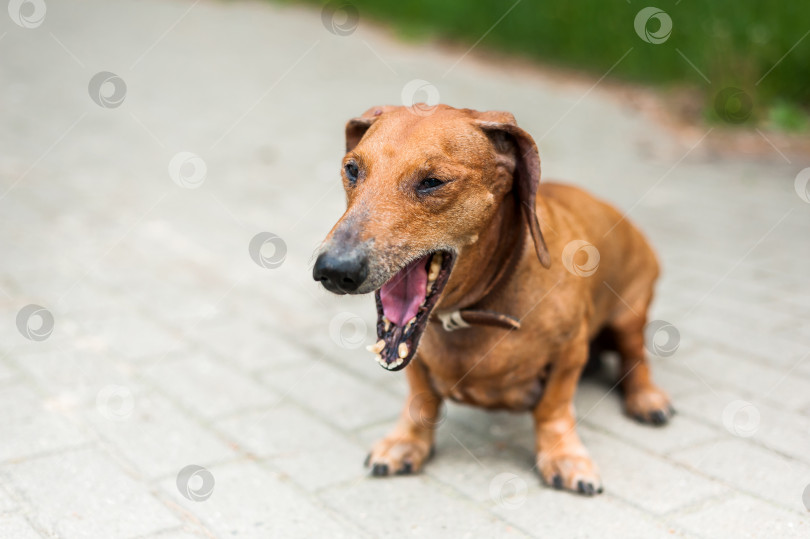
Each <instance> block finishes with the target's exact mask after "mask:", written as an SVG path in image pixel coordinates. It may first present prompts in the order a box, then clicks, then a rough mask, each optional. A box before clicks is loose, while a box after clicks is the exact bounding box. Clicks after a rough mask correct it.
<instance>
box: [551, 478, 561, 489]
mask: <svg viewBox="0 0 810 539" xmlns="http://www.w3.org/2000/svg"><path fill="white" fill-rule="evenodd" d="M551 485H552V486H553V487H554V488H556V489H557V490H562V488H563V484H562V477H561V476H559V475H555V476H554V477H553V478H552V479H551Z"/></svg>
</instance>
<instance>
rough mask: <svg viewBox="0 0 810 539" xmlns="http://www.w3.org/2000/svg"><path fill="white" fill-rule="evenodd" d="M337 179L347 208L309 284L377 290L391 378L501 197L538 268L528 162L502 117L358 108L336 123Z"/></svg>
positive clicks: (529, 155)
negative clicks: (341, 152)
mask: <svg viewBox="0 0 810 539" xmlns="http://www.w3.org/2000/svg"><path fill="white" fill-rule="evenodd" d="M342 175H343V186H344V189H345V190H346V197H347V206H348V207H347V209H346V213H344V215H343V217H341V219H340V220H339V221H338V222H337V224H336V225H335V226H334V227H333V228H332V230H331V232H330V233H329V235H328V236H327V237H326V240H325V241H324V243H323V246H322V248H321V250H320V253H319V255H318V258H317V260H316V262H315V266H314V269H313V276H314V278H315V280H317V281H320V282H321V283H322V284H323V285H324V287H326V289H327V290H330V291H331V292H334V293H337V294H345V293H349V294H364V293H368V292H373V291H376V292H377V294H376V296H377V307H378V314H379V320H378V328H377V330H378V334H379V335H380V337H381V341H380V342H378V344H377V346H376V347H375V351H376V352H377V353H378V361H380V362H381V363H382V364H383V366H385V367H387V368H389V369H391V370H398V369H400V368H403V367H404V366H405V365H407V363H408V361H409V360H410V359H411V357H412V356H413V354H414V352H415V350H416V346H417V344H418V341H419V338H420V337H421V335H422V332H423V331H424V329H425V327H426V325H427V322H428V318H429V316H430V312H431V311H432V309H433V307H434V306H435V305H436V303H437V301H438V298H439V296H440V295H441V293H442V290H443V289H444V286H445V285H446V284H447V281H448V279H449V277H450V272H451V270H452V268H453V264H454V262H455V259H456V256H457V255H458V253H459V251H460V250H461V249H462V248H463V247H464V246H466V245H470V244H472V243H474V242H475V241H476V240H477V238H478V233H479V232H480V230H481V229H482V227H483V226H484V225H485V224H486V223H488V222H489V221H490V220H491V219H492V218H493V216H494V214H495V213H496V212H497V211H498V208H499V205H500V204H501V203H502V202H504V200H505V199H507V197H509V198H508V200H510V201H515V200H516V201H517V203H518V204H519V207H520V212H521V213H522V216H523V219H524V220H525V222H526V225H527V226H528V229H529V231H530V233H531V237H532V239H533V241H534V245H535V250H536V253H537V256H538V258H539V259H540V262H541V263H542V264H543V265H544V266H546V267H548V265H549V261H550V258H549V254H548V250H547V249H546V246H545V243H544V241H543V236H542V234H541V232H540V226H539V224H538V221H537V215H536V213H535V196H536V193H537V186H538V183H539V181H540V157H539V155H538V152H537V147H536V146H535V143H534V140H532V138H531V136H530V135H529V134H528V133H526V132H525V131H523V130H522V129H520V128H519V127H518V126H517V124H516V123H515V119H514V117H513V116H512V115H511V114H509V113H506V112H477V111H473V110H468V109H454V108H452V107H447V106H439V107H437V108H436V109H435V110H433V111H432V112H431V113H430V114H428V115H420V114H416V113H414V112H413V111H412V110H411V109H410V108H406V107H375V108H372V109H369V110H368V111H366V113H364V114H363V115H362V116H361V117H359V118H354V119H352V120H349V122H348V123H347V124H346V156H345V157H344V158H343V167H342ZM513 194H514V195H513Z"/></svg>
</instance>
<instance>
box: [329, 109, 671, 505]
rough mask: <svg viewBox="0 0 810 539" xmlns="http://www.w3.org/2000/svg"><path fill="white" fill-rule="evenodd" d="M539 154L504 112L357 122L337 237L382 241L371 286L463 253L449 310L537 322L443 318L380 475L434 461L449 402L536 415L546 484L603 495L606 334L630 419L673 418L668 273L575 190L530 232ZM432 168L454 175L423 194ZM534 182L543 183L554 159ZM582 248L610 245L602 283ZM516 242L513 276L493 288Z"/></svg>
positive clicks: (414, 372)
mask: <svg viewBox="0 0 810 539" xmlns="http://www.w3.org/2000/svg"><path fill="white" fill-rule="evenodd" d="M533 148H534V142H533V141H532V140H531V137H529V136H528V134H527V133H525V132H524V131H522V130H520V129H519V128H518V127H517V125H516V124H515V121H514V118H513V117H512V115H511V114H508V113H501V112H476V111H472V110H467V109H463V110H459V109H453V108H451V107H447V106H439V107H437V108H436V109H435V110H432V111H431V112H430V113H429V114H425V113H424V112H423V111H421V110H417V111H416V112H414V111H413V110H410V109H408V108H405V107H376V108H372V109H370V110H369V111H367V112H366V113H365V114H364V115H363V116H362V117H360V118H357V119H354V120H352V121H350V122H349V124H348V125H347V150H348V153H347V157H346V159H354V160H357V161H358V162H360V163H361V164H362V167H361V168H362V175H361V178H360V180H358V183H357V185H356V186H350V185H349V184H348V182H345V179H344V182H345V187H346V191H347V201H348V208H347V210H346V213H345V214H344V216H343V217H342V218H341V220H340V221H339V222H338V223H337V224H336V225H335V227H334V228H333V230H332V232H331V233H330V235H329V236H328V237H327V241H326V243H327V244H328V243H329V242H330V241H336V239H335V238H336V237H337V236H338V235H343V236H345V235H346V234H349V232H347V230H350V234H351V235H352V237H353V238H354V241H357V242H371V245H372V248H371V254H370V255H369V256H370V264H371V270H370V275H369V278H368V283H367V284H366V286H365V288H364V289H362V290H360V292H370V291H372V290H375V289H377V288H379V287H380V286H381V285H382V283H384V282H385V281H386V280H387V279H388V278H390V277H391V275H393V274H394V273H395V272H396V271H398V270H399V269H400V268H401V267H402V263H403V261H407V260H413V259H414V258H416V257H418V256H421V255H422V254H424V253H427V252H430V251H432V250H435V249H439V248H441V249H454V250H455V252H457V253H458V258H457V261H456V264H455V267H454V269H453V271H452V274H451V277H450V281H449V282H448V284H447V287H446V288H445V290H444V292H443V295H442V297H441V299H440V301H439V304H438V305H437V307H436V309H435V311H436V312H447V311H453V310H456V309H461V308H465V307H468V306H470V305H473V304H478V303H480V302H481V301H484V302H485V304H486V308H487V309H491V310H493V311H496V312H499V313H506V314H509V315H512V316H514V317H516V318H518V319H519V320H520V321H521V326H522V327H521V328H520V329H519V330H515V331H509V330H505V329H500V328H491V327H482V326H473V327H471V328H467V329H462V330H458V331H453V332H448V331H445V330H444V329H443V328H442V326H441V324H438V323H436V322H435V321H433V322H431V323H430V324H429V325H428V327H427V329H426V330H425V333H424V336H423V337H422V341H421V344H420V345H419V348H418V351H417V355H416V357H415V358H414V360H413V361H412V362H411V364H410V365H409V366H408V367H407V368H406V369H405V371H406V375H407V378H408V382H409V384H410V395H409V397H408V399H407V402H406V404H405V407H404V409H403V412H402V415H401V417H400V420H399V422H398V424H397V426H396V428H395V429H394V431H393V432H392V433H391V434H389V435H388V436H387V437H385V438H383V439H382V440H380V441H379V442H378V443H377V444H375V445H374V447H373V449H372V452H371V454H370V456H369V465H371V466H372V467H373V468H374V470H375V472H377V473H379V474H381V475H382V474H383V473H380V472H390V473H394V472H403V471H404V472H408V471H416V470H419V469H420V468H421V467H422V465H423V464H424V462H425V461H426V459H427V458H428V456H429V455H430V453H431V449H432V447H433V441H434V431H435V426H436V424H437V423H438V422H439V421H438V417H439V413H440V405H441V402H442V400H443V399H446V398H449V399H453V400H456V401H459V402H464V403H468V404H472V405H476V406H481V407H484V408H492V409H494V408H506V409H511V410H515V411H521V410H522V411H531V413H532V414H533V418H534V423H535V433H536V434H535V446H536V447H535V449H536V452H537V467H538V469H539V471H540V474H541V476H542V478H543V479H544V481H545V482H547V483H548V484H550V485H554V486H556V487H557V488H566V489H570V490H574V491H579V492H582V493H584V494H593V493H596V492H600V491H601V481H600V478H599V474H598V471H597V468H596V466H595V464H594V463H593V461H592V460H591V458H590V457H589V456H588V453H587V451H586V450H585V448H584V446H583V445H582V443H581V441H580V439H579V437H578V436H577V433H576V429H575V421H576V420H575V416H574V409H573V396H574V392H575V390H576V386H577V382H578V380H579V378H580V374H581V372H582V369H583V367H584V366H585V363H586V360H587V357H588V347H589V342H590V341H591V340H592V339H593V338H594V337H595V336H596V335H597V334H598V333H599V332H600V331H602V330H603V329H605V328H607V329H609V330H610V331H611V332H612V334H613V337H614V340H615V343H616V347H617V351H618V352H619V354H620V356H621V387H622V389H623V392H624V404H625V410H626V412H627V413H628V414H629V415H630V416H632V417H635V418H637V419H640V420H642V421H645V422H654V423H662V422H664V421H666V419H668V418H669V416H670V415H671V413H672V409H671V407H670V403H669V399H668V397H667V395H666V394H665V393H664V392H663V391H662V390H661V389H659V388H658V387H657V386H655V385H654V384H653V383H652V381H651V378H650V369H649V365H648V362H647V360H646V359H645V353H644V327H645V324H646V322H647V310H648V307H649V305H650V301H651V300H652V297H653V286H654V283H655V280H656V278H657V276H658V272H659V269H658V263H657V261H656V257H655V254H654V253H653V251H652V249H651V248H650V246H649V245H648V243H647V241H646V240H645V239H644V237H643V236H642V234H641V233H640V232H639V231H638V230H637V229H636V228H635V227H634V226H633V225H631V224H630V223H629V222H628V221H627V219H625V218H624V217H623V216H622V215H621V214H620V213H619V212H618V211H616V210H615V209H614V208H613V207H611V206H609V205H608V204H606V203H604V202H602V201H600V200H597V199H596V198H594V197H593V196H591V195H589V194H588V193H586V192H585V191H583V190H581V189H578V188H576V187H571V186H566V185H562V184H556V183H541V184H540V186H539V189H538V190H537V197H536V202H535V205H534V209H535V210H536V215H537V216H538V217H539V224H540V227H539V230H542V234H539V230H538V231H537V233H533V232H532V230H531V225H530V224H529V225H528V226H527V219H530V218H531V216H528V215H524V210H523V208H522V207H521V205H520V204H516V203H515V202H514V200H515V196H513V193H514V192H516V190H518V189H519V188H521V187H525V186H520V185H516V184H517V182H518V175H519V174H525V173H526V172H525V170H524V171H522V172H521V171H520V170H519V169H520V167H521V166H522V164H523V162H522V161H521V160H522V159H524V158H525V157H526V155H527V152H532V151H535V152H536V150H533ZM425 174H432V175H436V176H437V177H439V178H440V179H445V178H446V179H452V180H453V181H451V182H449V183H447V184H446V185H445V186H443V187H442V189H441V191H438V192H437V194H436V195H435V196H431V197H427V198H423V199H420V198H419V197H418V196H416V195H414V194H413V189H412V187H413V184H414V182H415V181H418V180H419V179H420V178H422V177H423V176H424V175H425ZM535 174H536V175H537V176H538V178H537V180H539V160H538V161H537V170H536V171H535ZM520 181H526V178H522V179H520ZM535 188H536V183H535ZM518 198H519V197H518ZM529 213H531V215H534V212H531V211H530V212H529ZM538 234H539V238H538ZM576 240H585V241H587V242H588V243H590V244H592V245H594V246H595V247H596V249H598V252H599V255H600V262H599V265H598V267H597V268H596V271H595V273H593V274H592V275H590V276H581V275H577V274H575V273H574V272H572V271H569V269H567V268H566V264H564V263H563V260H562V253H563V250H564V248H565V247H566V245H568V244H569V243H570V242H573V241H576ZM541 244H542V245H541ZM515 249H517V250H519V256H518V257H517V264H516V267H515V271H514V273H513V275H512V277H511V278H510V279H509V280H508V282H506V283H502V286H501V285H499V286H498V288H497V289H496V290H495V291H494V292H493V290H492V285H493V282H494V281H495V279H496V276H497V275H499V274H500V273H499V271H500V270H501V269H502V266H503V264H504V261H506V260H508V259H509V258H510V254H511V253H513V252H514V250H515ZM544 256H546V257H547V259H546V260H543V257H544ZM575 261H576V260H575ZM546 265H548V267H547V268H546V267H544V266H546ZM568 265H569V267H570V264H568Z"/></svg>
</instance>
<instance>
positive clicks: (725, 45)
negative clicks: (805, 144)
mask: <svg viewBox="0 0 810 539" xmlns="http://www.w3.org/2000/svg"><path fill="white" fill-rule="evenodd" d="M308 1H309V2H311V3H315V4H325V2H324V1H323V0H308ZM346 2H348V3H351V4H353V5H354V6H355V7H356V8H357V10H358V11H359V13H360V17H361V18H360V24H362V21H363V20H364V19H367V20H379V21H384V22H388V23H390V24H392V25H393V26H394V27H395V28H397V29H398V30H399V32H400V33H401V34H403V35H409V36H430V37H440V38H449V39H452V40H457V41H461V42H465V43H469V44H472V43H475V42H476V41H478V40H479V39H480V38H481V37H482V36H484V34H486V37H484V38H483V39H482V40H481V43H480V44H479V47H482V48H490V49H495V50H501V51H505V52H509V53H516V54H520V55H524V56H528V57H531V58H536V59H540V60H542V61H544V62H547V63H552V64H557V65H560V66H566V67H576V68H582V69H586V70H588V71H590V72H592V73H593V74H594V75H595V76H602V75H603V74H604V73H605V72H607V71H608V70H609V69H611V67H612V66H614V64H616V65H615V67H614V69H613V71H611V76H614V77H618V78H621V79H625V80H631V81H638V82H644V83H655V84H665V85H675V86H683V85H689V86H694V87H696V88H699V89H700V90H701V91H702V92H703V94H704V96H705V104H706V107H707V108H712V107H713V106H714V98H715V96H716V95H717V94H718V92H720V91H721V90H723V89H724V88H726V87H729V86H732V87H735V88H740V89H742V90H743V91H744V92H746V93H747V94H748V95H750V97H751V99H752V101H753V110H752V114H751V119H752V121H769V122H771V123H774V122H776V124H777V125H778V124H779V123H780V122H781V123H786V124H787V125H785V126H784V127H786V128H789V127H793V128H795V127H796V126H800V125H804V124H803V123H802V122H803V120H802V119H801V118H805V117H806V114H807V111H808V109H810V35H807V32H809V31H810V1H808V0H771V1H766V0H680V1H677V0H655V2H652V3H651V0H646V1H643V2H642V1H640V0H517V4H516V5H515V2H516V0H346ZM346 2H343V1H342V0H337V1H333V5H340V4H343V3H346ZM650 5H654V6H655V7H657V8H660V9H661V10H663V11H664V12H665V13H666V14H668V15H669V17H670V18H671V20H672V32H671V34H670V35H669V37H668V38H667V39H666V41H664V42H663V43H660V44H653V43H647V42H645V41H644V40H642V39H641V38H640V37H639V35H638V34H637V33H636V30H635V29H634V19H635V18H636V15H637V13H638V12H639V11H640V10H641V9H642V8H645V7H647V6H650ZM510 9H511V11H509V10H510ZM507 11H509V13H508V14H506V15H505V16H504V14H505V13H506V12H507ZM501 18H502V19H501ZM499 19H501V20H500V22H498V23H497V24H495V23H496V21H498V20H499ZM493 25H494V26H493ZM659 25H660V22H659V21H656V20H650V21H649V22H648V23H647V29H648V30H649V31H651V32H656V31H657V30H658V29H659ZM797 43H798V44H797ZM631 48H632V50H631V51H630V52H629V54H627V56H625V57H624V59H623V60H621V61H620V62H619V60H620V59H621V58H622V57H623V56H624V55H625V53H627V52H628V50H630V49H631ZM687 59H688V61H687ZM617 62H618V64H617ZM689 62H691V63H692V64H694V67H693V66H691V65H690V64H689ZM696 68H697V69H696ZM697 70H699V71H700V72H701V73H702V74H703V75H705V77H706V79H708V80H709V81H710V82H707V81H706V80H705V79H704V77H702V76H701V75H700V74H699V73H698V71H697ZM774 107H775V108H776V111H772V108H774ZM711 116H712V115H711V114H708V115H707V117H711Z"/></svg>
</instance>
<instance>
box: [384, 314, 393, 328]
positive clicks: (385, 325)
mask: <svg viewBox="0 0 810 539" xmlns="http://www.w3.org/2000/svg"><path fill="white" fill-rule="evenodd" d="M383 327H385V331H388V328H390V327H391V321H390V320H388V319H387V318H386V317H384V316H383Z"/></svg>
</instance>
